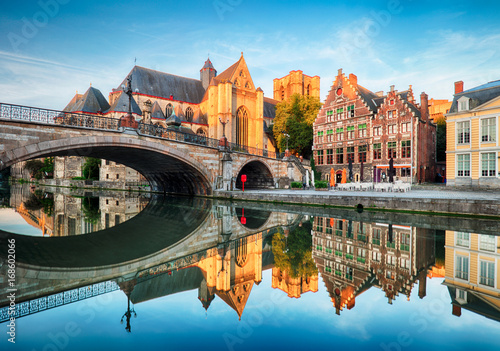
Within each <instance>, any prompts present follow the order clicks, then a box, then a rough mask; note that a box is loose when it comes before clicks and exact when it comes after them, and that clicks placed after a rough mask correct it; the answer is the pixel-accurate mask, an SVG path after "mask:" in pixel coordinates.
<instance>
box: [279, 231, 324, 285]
mask: <svg viewBox="0 0 500 351" xmlns="http://www.w3.org/2000/svg"><path fill="white" fill-rule="evenodd" d="M310 233H311V224H310V223H302V225H301V226H298V227H296V228H295V229H294V230H292V231H290V234H289V235H288V238H285V236H284V235H283V230H281V229H280V230H279V231H278V233H276V234H274V236H273V255H274V263H275V265H276V267H278V268H280V269H281V270H287V271H288V272H289V274H290V276H291V277H293V278H298V277H304V278H305V277H314V276H316V275H318V269H317V268H316V264H315V263H314V260H313V258H312V237H311V234H310Z"/></svg>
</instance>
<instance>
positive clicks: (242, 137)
mask: <svg viewBox="0 0 500 351" xmlns="http://www.w3.org/2000/svg"><path fill="white" fill-rule="evenodd" d="M320 142H323V140H322V139H321V141H320ZM236 144H239V145H248V112H247V109H246V108H245V107H243V106H241V107H240V108H238V110H237V111H236Z"/></svg>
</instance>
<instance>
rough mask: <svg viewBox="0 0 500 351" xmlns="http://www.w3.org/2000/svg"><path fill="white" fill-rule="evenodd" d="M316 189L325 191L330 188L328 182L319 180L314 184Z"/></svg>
mask: <svg viewBox="0 0 500 351" xmlns="http://www.w3.org/2000/svg"><path fill="white" fill-rule="evenodd" d="M314 187H315V188H317V189H325V188H328V182H327V181H325V180H317V181H315V182H314Z"/></svg>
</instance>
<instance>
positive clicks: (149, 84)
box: [117, 66, 205, 104]
mask: <svg viewBox="0 0 500 351" xmlns="http://www.w3.org/2000/svg"><path fill="white" fill-rule="evenodd" d="M130 75H132V91H134V92H135V91H136V89H138V91H139V93H141V94H146V95H151V96H155V97H162V98H169V97H170V95H172V96H173V98H174V100H178V101H185V102H190V103H193V104H199V103H200V102H201V100H202V99H203V95H204V94H205V89H203V85H202V83H201V80H197V79H191V78H186V77H180V76H176V75H173V74H169V73H164V72H159V71H155V70H152V69H149V68H144V67H140V66H134V68H132V71H130V73H129V74H128V75H127V77H125V79H124V80H123V82H122V83H121V84H120V86H119V87H118V89H117V90H122V88H121V86H122V85H126V84H127V78H128V77H129V76H130Z"/></svg>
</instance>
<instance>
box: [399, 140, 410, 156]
mask: <svg viewBox="0 0 500 351" xmlns="http://www.w3.org/2000/svg"><path fill="white" fill-rule="evenodd" d="M410 156H411V141H410V140H403V141H402V142H401V157H403V158H408V157H410Z"/></svg>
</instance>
